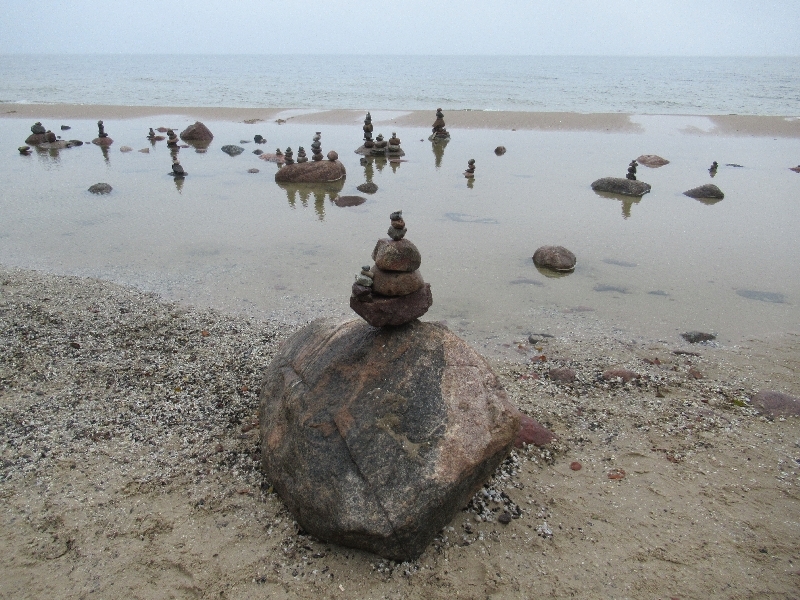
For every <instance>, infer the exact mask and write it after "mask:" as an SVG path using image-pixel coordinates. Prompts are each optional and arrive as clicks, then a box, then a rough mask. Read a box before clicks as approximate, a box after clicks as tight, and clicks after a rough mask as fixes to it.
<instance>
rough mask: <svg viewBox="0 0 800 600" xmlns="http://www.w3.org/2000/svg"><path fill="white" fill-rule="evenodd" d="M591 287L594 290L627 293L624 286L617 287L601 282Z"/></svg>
mask: <svg viewBox="0 0 800 600" xmlns="http://www.w3.org/2000/svg"><path fill="white" fill-rule="evenodd" d="M593 289H594V291H595V292H618V293H620V294H627V293H628V290H627V289H626V288H624V287H619V286H616V285H605V284H602V283H598V284H597V285H596V286H594V288H593Z"/></svg>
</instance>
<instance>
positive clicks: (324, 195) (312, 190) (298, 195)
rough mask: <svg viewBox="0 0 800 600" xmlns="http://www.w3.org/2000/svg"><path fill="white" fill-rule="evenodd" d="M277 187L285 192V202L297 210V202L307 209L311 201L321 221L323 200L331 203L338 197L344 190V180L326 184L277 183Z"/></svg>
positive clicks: (323, 213) (323, 215)
mask: <svg viewBox="0 0 800 600" xmlns="http://www.w3.org/2000/svg"><path fill="white" fill-rule="evenodd" d="M278 186H279V187H280V188H281V189H282V190H283V191H285V192H286V200H287V201H288V202H289V206H290V207H292V208H297V205H298V202H299V203H300V205H301V206H302V207H303V208H308V206H309V201H312V202H313V204H314V211H315V212H316V213H317V218H318V219H319V220H320V221H323V220H324V219H325V200H326V199H328V200H330V201H331V202H333V200H334V199H335V198H336V197H338V195H339V192H341V191H342V188H344V178H342V179H339V180H337V181H331V182H328V183H279V184H278Z"/></svg>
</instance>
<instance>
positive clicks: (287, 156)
mask: <svg viewBox="0 0 800 600" xmlns="http://www.w3.org/2000/svg"><path fill="white" fill-rule="evenodd" d="M293 154H294V152H292V149H291V147H290V148H286V152H284V154H283V163H284V164H286V165H293V164H294V158H292V155H293Z"/></svg>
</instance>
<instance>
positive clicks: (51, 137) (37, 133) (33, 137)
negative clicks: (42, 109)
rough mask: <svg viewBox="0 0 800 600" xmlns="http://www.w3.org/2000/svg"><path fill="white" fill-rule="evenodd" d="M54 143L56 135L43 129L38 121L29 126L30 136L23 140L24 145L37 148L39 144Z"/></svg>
mask: <svg viewBox="0 0 800 600" xmlns="http://www.w3.org/2000/svg"><path fill="white" fill-rule="evenodd" d="M55 141H56V134H55V133H53V132H52V131H48V130H47V129H45V128H44V125H42V124H41V123H40V122H39V121H36V123H34V124H33V125H31V134H30V135H29V136H28V137H27V138H26V139H25V143H26V144H31V145H33V146H38V145H39V144H46V143H53V142H55Z"/></svg>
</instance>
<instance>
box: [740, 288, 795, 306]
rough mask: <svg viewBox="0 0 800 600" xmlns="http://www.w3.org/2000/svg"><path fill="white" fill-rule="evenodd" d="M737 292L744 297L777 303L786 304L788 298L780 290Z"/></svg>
mask: <svg viewBox="0 0 800 600" xmlns="http://www.w3.org/2000/svg"><path fill="white" fill-rule="evenodd" d="M736 293H737V294H738V295H739V296H741V297H742V298H747V299H748V300H760V301H761V302H773V303H775V304H784V303H785V302H786V298H785V297H784V295H783V294H781V293H778V292H759V291H757V290H736Z"/></svg>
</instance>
